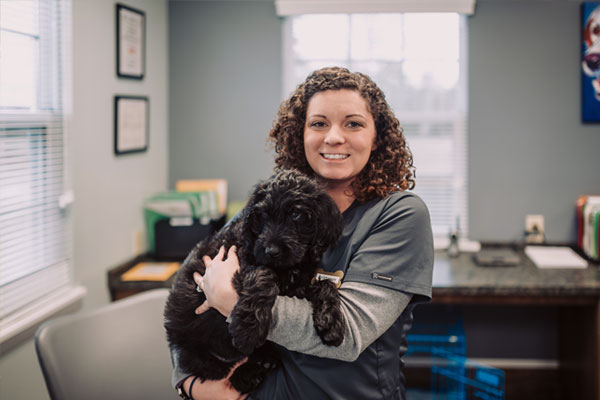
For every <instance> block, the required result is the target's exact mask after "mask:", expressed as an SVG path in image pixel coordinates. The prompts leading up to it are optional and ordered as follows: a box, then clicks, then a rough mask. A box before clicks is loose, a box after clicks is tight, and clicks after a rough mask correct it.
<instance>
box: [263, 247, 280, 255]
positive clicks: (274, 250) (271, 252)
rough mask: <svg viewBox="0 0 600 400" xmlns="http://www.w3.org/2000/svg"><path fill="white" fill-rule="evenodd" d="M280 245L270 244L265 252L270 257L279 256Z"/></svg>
mask: <svg viewBox="0 0 600 400" xmlns="http://www.w3.org/2000/svg"><path fill="white" fill-rule="evenodd" d="M279 253H280V252H279V247H277V246H269V247H267V248H266V249H265V254H266V255H268V256H270V257H279Z"/></svg>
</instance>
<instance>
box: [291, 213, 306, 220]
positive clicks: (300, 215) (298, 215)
mask: <svg viewBox="0 0 600 400" xmlns="http://www.w3.org/2000/svg"><path fill="white" fill-rule="evenodd" d="M290 218H291V219H292V221H294V222H304V221H306V214H304V213H303V212H300V211H292V212H291V214H290Z"/></svg>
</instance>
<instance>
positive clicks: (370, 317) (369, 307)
mask: <svg viewBox="0 0 600 400" xmlns="http://www.w3.org/2000/svg"><path fill="white" fill-rule="evenodd" d="M339 293H340V298H341V309H342V313H343V315H344V320H345V323H346V327H345V331H344V340H343V341H342V344H341V345H340V346H337V347H333V346H326V345H324V344H323V343H322V342H321V338H320V337H319V336H318V335H317V333H316V331H315V328H314V326H313V321H312V305H311V304H310V302H308V301H306V300H304V299H298V298H295V297H283V296H278V297H277V300H276V301H275V305H274V306H273V327H272V328H271V331H270V333H269V336H268V337H267V339H268V340H271V341H273V342H275V343H277V344H279V345H281V346H283V347H285V348H286V349H288V350H293V351H298V352H300V353H305V354H310V355H313V356H319V357H326V358H334V359H337V360H342V361H354V360H356V359H357V358H358V356H359V355H360V353H362V351H363V350H364V349H366V348H367V347H368V346H369V345H370V344H371V343H373V341H375V340H376V339H377V338H378V337H379V336H381V335H382V334H383V333H384V332H385V331H387V330H388V329H389V327H390V326H392V324H393V323H394V322H395V321H396V320H397V319H398V317H399V316H400V314H402V311H404V309H405V308H406V306H407V305H408V303H409V302H410V300H411V298H412V295H411V294H409V293H405V292H402V291H398V290H395V289H389V288H385V287H382V286H377V285H370V284H366V283H359V282H345V283H343V284H342V286H341V287H340V290H339Z"/></svg>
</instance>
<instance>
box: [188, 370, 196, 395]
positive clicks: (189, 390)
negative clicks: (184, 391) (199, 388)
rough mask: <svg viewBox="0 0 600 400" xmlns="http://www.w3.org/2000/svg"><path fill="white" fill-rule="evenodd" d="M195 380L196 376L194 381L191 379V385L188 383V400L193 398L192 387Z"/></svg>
mask: <svg viewBox="0 0 600 400" xmlns="http://www.w3.org/2000/svg"><path fill="white" fill-rule="evenodd" d="M196 379H198V377H197V376H195V377H194V379H192V383H190V386H189V387H188V397H189V398H190V400H194V398H193V397H192V386H194V383H195V382H196Z"/></svg>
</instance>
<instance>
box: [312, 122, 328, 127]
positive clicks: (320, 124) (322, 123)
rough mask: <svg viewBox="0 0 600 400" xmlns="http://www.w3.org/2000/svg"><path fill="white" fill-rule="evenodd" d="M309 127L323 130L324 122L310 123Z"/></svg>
mask: <svg viewBox="0 0 600 400" xmlns="http://www.w3.org/2000/svg"><path fill="white" fill-rule="evenodd" d="M310 126H311V127H313V128H323V127H324V126H325V122H323V121H315V122H313V123H311V124H310Z"/></svg>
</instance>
